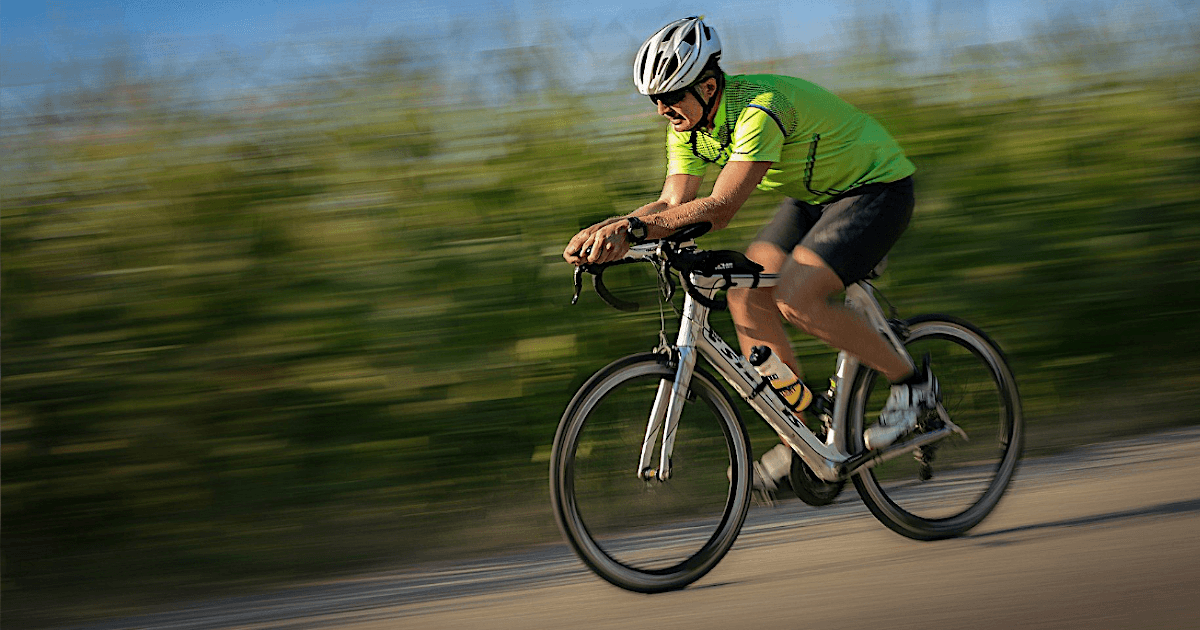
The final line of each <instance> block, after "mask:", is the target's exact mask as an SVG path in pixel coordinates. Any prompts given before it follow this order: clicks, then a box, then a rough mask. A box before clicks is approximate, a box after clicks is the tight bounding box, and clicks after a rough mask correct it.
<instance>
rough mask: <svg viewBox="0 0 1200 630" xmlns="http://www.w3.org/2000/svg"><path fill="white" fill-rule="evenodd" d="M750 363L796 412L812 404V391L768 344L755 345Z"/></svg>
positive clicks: (751, 352)
mask: <svg viewBox="0 0 1200 630" xmlns="http://www.w3.org/2000/svg"><path fill="white" fill-rule="evenodd" d="M749 358H750V365H753V366H754V371H756V372H758V375H759V376H761V377H763V378H764V379H766V381H767V383H768V384H770V385H771V389H773V390H775V393H776V394H779V397H780V398H782V399H783V402H784V403H786V404H787V406H788V408H790V409H791V410H792V411H795V412H797V413H798V412H801V411H804V409H805V408H807V407H808V406H809V405H810V404H812V400H813V395H812V392H811V391H809V390H808V388H807V387H805V386H804V383H801V382H800V378H799V377H798V376H796V373H795V372H792V369H791V368H789V367H788V366H787V364H786V363H784V362H783V361H782V360H780V359H779V357H777V356H775V354H774V353H772V352H771V349H770V348H768V347H767V346H754V347H753V348H751V349H750V357H749Z"/></svg>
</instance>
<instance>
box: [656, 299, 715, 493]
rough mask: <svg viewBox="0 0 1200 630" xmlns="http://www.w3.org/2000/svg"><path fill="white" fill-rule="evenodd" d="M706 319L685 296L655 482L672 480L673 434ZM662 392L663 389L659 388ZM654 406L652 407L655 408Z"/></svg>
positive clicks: (703, 310) (704, 311) (705, 313)
mask: <svg viewBox="0 0 1200 630" xmlns="http://www.w3.org/2000/svg"><path fill="white" fill-rule="evenodd" d="M707 319H708V307H706V306H703V305H701V304H698V303H697V302H696V301H695V300H693V299H692V298H691V296H688V297H687V299H686V300H685V301H684V304H683V317H682V318H681V320H680V321H681V322H682V323H683V325H682V326H680V328H679V337H678V338H677V339H676V341H675V346H676V348H677V349H678V352H679V367H678V368H677V369H676V370H675V380H674V381H673V382H672V383H671V396H670V400H669V402H668V404H667V417H666V426H665V427H664V428H663V439H662V452H661V453H660V454H659V460H658V479H659V481H666V480H667V479H670V478H671V452H672V451H673V450H674V448H675V431H676V429H678V428H679V417H680V416H681V415H682V414H683V405H684V403H685V402H686V401H687V395H688V388H689V387H690V386H691V382H692V374H693V373H694V372H695V370H696V339H697V338H698V337H699V335H700V330H701V329H702V328H703V327H704V324H705V322H706V321H707ZM659 392H660V393H661V392H662V387H661V386H660V387H659ZM657 404H658V403H657V402H656V403H655V405H656V406H657Z"/></svg>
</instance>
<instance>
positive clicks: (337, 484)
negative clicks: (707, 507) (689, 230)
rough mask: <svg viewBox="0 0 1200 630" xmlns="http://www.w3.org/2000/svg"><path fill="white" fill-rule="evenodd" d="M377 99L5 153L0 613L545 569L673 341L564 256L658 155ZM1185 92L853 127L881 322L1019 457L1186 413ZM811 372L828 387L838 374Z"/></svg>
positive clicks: (142, 129) (644, 177)
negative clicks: (892, 211)
mask: <svg viewBox="0 0 1200 630" xmlns="http://www.w3.org/2000/svg"><path fill="white" fill-rule="evenodd" d="M385 78H386V79H388V80H377V81H363V82H362V83H361V84H356V85H354V86H352V87H344V86H343V88H342V89H339V90H330V91H314V92H312V93H309V94H307V95H305V97H304V98H299V97H296V98H291V99H281V100H280V101H279V102H277V103H273V104H268V105H256V104H254V103H247V104H246V105H245V106H244V107H242V108H239V109H235V110H231V111H205V110H203V109H198V110H195V111H189V112H184V113H179V112H176V113H174V114H173V115H161V114H157V113H155V111H156V110H154V109H153V108H152V107H150V106H149V105H147V104H146V103H145V102H144V101H139V100H138V98H137V95H136V94H133V95H129V94H126V95H125V96H124V97H123V100H121V103H123V106H122V107H123V108H122V109H121V110H120V111H121V114H120V115H110V116H94V117H88V116H79V117H73V118H59V119H47V120H43V121H42V122H41V124H38V125H35V126H31V127H29V128H27V129H24V130H23V131H21V132H19V133H9V134H7V135H5V136H4V137H3V140H2V142H3V147H2V149H3V157H2V158H0V159H2V160H3V169H4V170H3V176H4V184H3V190H4V193H3V194H4V199H3V215H2V216H3V231H2V242H0V249H2V252H3V289H4V290H3V295H2V308H0V310H2V314H3V331H2V334H3V337H2V343H3V357H2V360H3V366H2V369H3V423H2V430H3V435H2V440H0V441H2V444H3V453H2V457H3V459H2V461H3V506H4V510H3V530H4V537H3V580H4V589H5V597H6V605H7V604H9V603H10V602H15V601H17V600H15V599H13V598H10V597H9V596H10V594H18V595H37V594H40V593H62V592H72V591H76V592H84V591H87V590H91V589H95V588H98V587H99V586H100V585H105V586H109V587H120V588H124V589H126V590H128V591H133V592H136V591H137V590H138V589H139V588H146V589H149V588H163V587H164V586H166V587H168V588H169V587H173V586H175V585H178V586H185V585H195V584H202V583H216V582H222V581H224V582H230V581H237V580H241V579H261V578H267V579H270V578H279V577H294V576H296V575H299V574H303V573H304V572H306V571H320V570H327V569H331V568H341V567H350V566H356V565H363V564H370V563H375V562H381V561H395V560H414V559H422V558H430V557H440V556H444V555H446V554H449V553H454V552H460V551H462V550H464V549H466V550H470V549H476V548H479V547H481V546H486V545H495V546H502V545H505V544H512V543H514V542H534V541H543V540H551V539H554V538H555V537H556V533H555V531H554V528H553V525H552V522H551V519H550V517H549V510H548V506H547V505H546V498H545V496H544V495H545V490H544V488H545V477H546V471H545V466H546V460H547V455H548V445H549V443H550V441H551V439H552V436H553V434H554V428H555V425H556V423H557V421H558V418H559V415H560V413H561V411H562V409H563V407H564V406H565V405H566V403H567V401H568V400H569V398H570V396H571V394H572V392H573V391H574V389H575V388H576V387H577V386H578V385H579V384H580V383H581V382H582V381H583V379H584V378H586V376H587V375H589V374H590V373H591V372H593V371H595V370H596V369H598V368H599V367H601V366H602V365H604V364H606V363H607V362H609V361H611V360H614V359H616V358H617V357H620V356H622V355H624V354H627V353H631V352H636V351H643V350H646V349H649V348H650V347H652V346H653V345H654V344H655V343H656V342H657V331H658V326H659V321H658V317H659V313H658V310H657V309H656V308H649V309H644V311H643V312H641V313H638V314H635V315H628V314H622V313H618V312H615V311H612V310H611V309H607V308H606V307H605V306H604V305H603V304H602V303H601V302H600V301H599V299H598V298H597V297H596V296H595V295H594V293H592V292H590V290H588V291H586V292H585V294H584V297H583V298H582V299H581V302H580V305H579V306H576V307H570V306H569V305H568V303H569V299H570V293H571V268H570V267H569V266H568V265H566V264H565V263H564V262H563V261H562V259H561V249H562V247H563V246H564V245H565V242H566V240H567V239H568V238H569V237H570V236H571V235H572V234H573V233H574V231H575V230H577V229H578V228H579V227H581V226H583V225H586V224H588V223H590V222H592V221H594V220H596V219H599V218H603V217H605V216H610V215H613V214H617V213H624V212H627V211H629V210H631V209H632V208H634V207H636V206H638V205H640V204H641V203H644V202H645V201H647V200H649V199H651V198H653V197H654V196H655V195H656V194H657V191H658V189H659V187H660V186H661V181H662V179H661V178H662V172H663V163H664V159H663V155H662V154H663V150H662V139H663V133H664V132H663V128H662V124H661V122H660V121H658V120H656V118H655V117H654V116H653V113H652V111H649V110H648V108H645V107H644V106H645V104H644V103H641V102H640V100H641V99H639V100H638V102H637V103H636V104H634V105H631V104H630V103H631V102H632V101H630V100H628V99H625V98H624V95H592V96H588V97H583V96H577V95H576V96H571V95H564V94H536V95H524V96H522V97H521V99H523V100H518V101H517V102H511V103H509V104H508V105H506V106H504V107H491V108H486V109H484V108H451V107H441V106H438V105H436V104H435V103H437V102H439V95H438V94H437V93H436V89H437V86H436V83H435V82H432V81H417V80H403V79H395V78H394V77H385ZM1196 78H1197V76H1196V75H1195V74H1194V73H1193V75H1190V76H1187V77H1181V76H1174V77H1171V78H1161V77H1159V78H1146V79H1141V80H1136V79H1122V80H1119V81H1108V82H1093V83H1089V84H1087V85H1085V86H1082V87H1080V86H1074V87H1073V88H1072V89H1070V90H1066V89H1063V90H1057V91H1047V92H1045V93H1042V94H1038V95H1027V96H1021V97H1013V96H1011V95H1007V96H1006V95H1004V94H1001V93H997V92H989V91H986V90H984V91H981V92H979V93H976V94H972V95H970V96H967V97H963V96H962V95H955V96H953V97H951V96H950V95H948V94H947V89H946V86H945V85H943V84H939V83H937V82H933V83H929V84H922V85H915V86H911V87H904V88H894V89H887V90H863V91H860V92H856V93H844V94H843V96H844V97H846V98H847V99H848V100H850V101H851V102H853V103H855V104H857V105H858V106H859V107H861V108H863V109H864V110H866V111H868V112H869V113H871V114H873V115H875V116H877V117H878V118H879V119H881V121H883V122H884V123H885V125H886V126H888V128H889V129H891V130H892V131H893V133H894V135H896V136H897V138H898V139H899V140H900V142H901V144H902V145H903V146H904V147H905V148H906V150H907V151H908V152H909V154H910V156H911V157H912V159H913V161H914V162H915V163H916V164H917V166H918V169H919V173H918V176H917V178H918V179H917V181H918V210H917V214H916V215H915V218H914V220H913V223H912V225H911V227H910V229H909V233H908V234H907V235H906V236H905V238H904V239H902V240H901V242H900V243H899V245H898V246H897V247H896V249H895V250H894V253H893V256H892V264H891V268H890V270H889V272H888V275H887V276H886V277H885V279H884V280H883V281H882V282H881V287H882V288H883V290H884V292H885V294H886V295H887V296H889V297H890V298H891V300H892V301H893V302H895V303H896V304H897V306H898V308H899V309H900V311H901V314H903V315H915V314H918V313H922V312H929V311H944V312H949V313H954V314H957V315H960V316H963V317H966V318H968V319H971V320H972V321H975V322H976V323H977V324H979V325H981V326H982V327H984V328H985V329H986V330H988V331H989V332H990V333H991V334H992V335H993V336H994V337H995V338H996V339H997V341H998V342H999V343H1000V344H1001V345H1002V346H1003V347H1004V348H1005V349H1006V350H1007V352H1008V353H1009V354H1010V356H1011V358H1012V360H1013V363H1014V364H1015V366H1016V371H1017V375H1018V379H1019V381H1020V384H1021V386H1022V388H1023V391H1024V394H1025V396H1026V405H1027V412H1028V414H1029V416H1030V418H1029V420H1030V423H1031V426H1032V427H1033V428H1035V429H1036V428H1037V427H1038V426H1040V425H1041V424H1042V423H1049V422H1051V421H1053V422H1058V421H1061V419H1063V418H1066V417H1069V416H1070V415H1071V414H1073V413H1079V414H1082V416H1080V417H1082V418H1085V419H1086V418H1088V417H1092V416H1093V415H1094V414H1096V413H1105V412H1104V411H1103V410H1105V409H1113V408H1118V407H1119V408H1121V409H1123V410H1126V411H1127V408H1128V405H1126V406H1120V405H1119V404H1118V402H1119V401H1126V400H1133V401H1136V402H1135V404H1136V405H1143V406H1151V405H1160V404H1163V403H1164V401H1165V402H1166V403H1169V404H1177V405H1180V408H1184V407H1183V406H1184V405H1187V404H1189V402H1191V403H1194V402H1195V401H1197V399H1198V395H1197V394H1198V392H1200V353H1197V352H1196V349H1197V341H1198V340H1200V324H1198V323H1197V314H1200V291H1197V290H1196V288H1195V287H1196V284H1197V282H1198V281H1200V264H1197V262H1196V259H1197V257H1196V252H1197V246H1198V244H1200V223H1198V222H1197V221H1196V216H1197V215H1196V211H1195V208H1196V198H1197V192H1198V190H1197V188H1198V187H1197V183H1198V182H1200V98H1198V95H1197V93H1196V91H1195V87H1194V86H1195V85H1196V81H1195V79H1196ZM393 79H395V80H393ZM423 90H424V91H423ZM710 180H711V178H710ZM776 202H777V200H776V199H774V198H771V197H769V196H767V195H764V194H759V195H756V196H755V197H754V198H753V199H752V201H751V202H750V203H749V204H748V205H747V207H746V208H745V209H744V210H743V212H742V213H741V214H740V215H739V217H738V218H737V219H735V222H734V225H733V226H731V228H730V229H729V230H727V231H725V232H722V233H719V234H715V235H712V236H709V237H706V238H705V239H703V240H704V241H706V243H704V244H706V245H707V246H709V247H714V248H715V247H732V248H740V247H743V246H744V245H745V244H746V243H747V242H748V240H749V239H750V238H751V237H752V235H753V234H754V233H755V232H756V231H757V229H758V227H759V226H760V225H761V224H762V223H763V222H764V221H765V220H766V219H767V217H768V216H769V214H770V212H771V210H772V209H773V207H774V204H775V203H776ZM667 312H668V315H669V314H670V311H669V310H668V311H667ZM718 319H720V321H719V322H718V326H719V327H721V329H722V330H723V331H725V332H728V331H729V329H730V326H729V325H728V322H727V321H726V320H725V319H724V318H723V316H718ZM797 343H798V347H799V348H800V353H801V356H802V360H803V361H804V363H805V366H806V369H807V372H808V375H809V379H810V380H813V381H816V382H820V380H822V379H823V378H824V377H825V376H826V375H827V374H828V373H829V371H831V370H832V353H831V352H830V351H829V350H828V349H826V348H824V347H822V346H821V345H820V344H818V343H816V342H813V341H811V340H805V339H802V338H800V337H797ZM1122 413H1125V411H1122ZM1193 419H1194V416H1193ZM747 420H748V422H751V421H752V419H751V418H748V419H747ZM1109 420H1112V419H1111V418H1109ZM1136 421H1137V420H1136V417H1132V418H1131V419H1130V420H1129V422H1131V423H1133V422H1136ZM763 435H764V434H763V433H762V432H761V430H760V432H759V433H757V434H756V436H757V437H758V438H762V437H763ZM1035 436H1036V432H1035ZM764 444H765V445H766V446H769V443H764ZM1030 447H1031V448H1032V449H1033V450H1035V451H1036V450H1037V448H1038V447H1039V445H1038V444H1037V443H1036V441H1035V442H1033V443H1031V444H1030ZM481 531H490V532H492V533H491V535H490V536H479V535H478V534H479V532H481Z"/></svg>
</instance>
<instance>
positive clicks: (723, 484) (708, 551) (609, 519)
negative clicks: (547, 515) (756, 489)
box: [550, 354, 752, 593]
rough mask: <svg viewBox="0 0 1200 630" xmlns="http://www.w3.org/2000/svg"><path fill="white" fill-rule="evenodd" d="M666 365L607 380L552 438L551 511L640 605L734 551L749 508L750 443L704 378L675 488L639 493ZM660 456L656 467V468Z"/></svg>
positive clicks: (589, 561)
mask: <svg viewBox="0 0 1200 630" xmlns="http://www.w3.org/2000/svg"><path fill="white" fill-rule="evenodd" d="M674 375H675V370H674V368H672V367H668V366H667V365H666V364H665V362H664V361H663V357H662V356H661V355H655V354H642V355H634V356H630V357H626V358H624V359H621V360H619V361H616V362H615V363H612V364H611V365H609V366H608V367H606V368H604V369H602V370H600V371H599V372H597V373H596V374H595V375H594V376H592V378H591V379H589V380H588V381H587V383H585V384H584V385H583V387H582V388H580V390H579V392H578V393H577V394H576V395H575V397H574V399H572V400H571V404H570V405H569V406H568V407H567V410H566V412H565V413H564V414H563V417H562V421H561V422H560V423H559V426H558V432H557V433H556V435H555V436H554V449H553V451H552V453H551V457H550V499H551V503H552V505H553V508H554V515H555V518H556V519H557V521H558V526H559V529H560V530H562V533H563V536H565V537H566V539H567V542H568V543H570V545H571V547H572V548H574V550H575V552H576V553H577V554H578V555H579V557H580V559H582V560H583V562H584V564H586V565H587V566H588V567H589V568H590V569H592V570H593V571H595V572H596V574H597V575H599V576H600V577H602V578H604V579H605V580H608V581H609V582H611V583H612V584H615V585H617V586H619V587H621V588H624V589H628V590H631V591H636V592H640V593H657V592H662V591H669V590H675V589H680V588H683V587H685V586H687V585H688V584H691V583H692V582H694V581H696V580H698V579H700V578H701V577H702V576H704V575H705V574H706V573H708V572H709V571H710V570H711V569H712V568H713V567H714V566H716V564H717V562H718V561H720V559H721V558H722V557H723V556H724V555H725V553H726V552H727V551H729V548H730V547H732V546H733V542H734V540H735V539H736V538H737V535H738V532H740V531H741V528H742V523H743V522H744V521H745V519H746V512H747V510H748V509H749V507H750V483H751V472H750V467H751V462H752V460H751V456H750V439H749V437H748V435H747V433H746V428H745V425H743V424H742V419H741V417H740V416H739V415H738V412H737V407H736V406H735V405H734V404H733V401H732V400H731V399H730V397H729V394H728V393H727V392H726V391H725V389H724V388H723V387H721V385H720V383H719V382H718V381H717V380H716V379H715V378H713V377H712V376H711V375H709V374H708V373H706V372H703V371H702V370H700V369H699V368H697V369H696V371H695V376H694V377H693V378H692V383H691V388H690V389H691V392H690V393H689V396H688V403H687V404H686V405H685V406H684V409H683V413H682V415H681V417H680V421H679V426H678V429H677V431H676V440H675V446H674V452H673V454H672V458H671V459H672V462H671V473H672V474H671V478H670V479H668V480H667V481H665V482H658V481H643V480H642V479H641V477H640V476H639V475H638V471H637V470H636V468H637V467H638V455H639V453H640V452H641V444H642V441H643V439H644V437H645V433H646V423H647V420H648V419H649V417H650V409H651V405H652V404H653V401H654V397H655V393H656V390H657V388H658V384H659V382H660V381H662V380H664V379H665V380H667V381H668V382H669V381H671V380H672V379H673V378H674ZM658 445H661V435H660V436H659V440H658V441H657V442H656V447H655V450H656V456H655V457H654V460H653V465H655V466H657V463H658V457H657V450H658Z"/></svg>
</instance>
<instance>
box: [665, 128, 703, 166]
mask: <svg viewBox="0 0 1200 630" xmlns="http://www.w3.org/2000/svg"><path fill="white" fill-rule="evenodd" d="M688 135H690V134H683V133H678V132H676V131H675V130H674V129H672V128H671V127H669V126H668V127H667V176H671V175H680V174H683V175H695V176H697V177H704V173H705V171H706V170H707V168H708V164H706V163H705V162H704V160H702V159H700V158H699V157H697V156H696V154H695V153H694V152H693V151H692V145H691V144H690V143H688Z"/></svg>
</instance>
